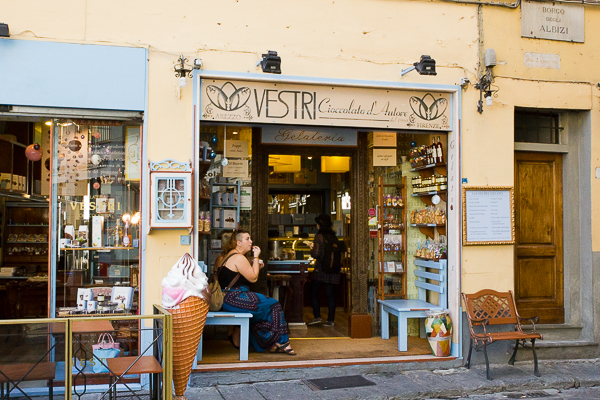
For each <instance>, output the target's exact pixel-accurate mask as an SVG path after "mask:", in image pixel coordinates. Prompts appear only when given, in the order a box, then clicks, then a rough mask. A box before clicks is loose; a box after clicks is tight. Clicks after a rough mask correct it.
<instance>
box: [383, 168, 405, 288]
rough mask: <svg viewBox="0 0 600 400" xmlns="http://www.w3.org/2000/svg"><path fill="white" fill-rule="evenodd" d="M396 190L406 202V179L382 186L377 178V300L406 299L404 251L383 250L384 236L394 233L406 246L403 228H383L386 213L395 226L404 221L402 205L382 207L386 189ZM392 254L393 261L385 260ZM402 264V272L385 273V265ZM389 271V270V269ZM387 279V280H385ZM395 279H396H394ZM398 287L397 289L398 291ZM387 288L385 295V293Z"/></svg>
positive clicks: (403, 207)
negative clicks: (391, 218)
mask: <svg viewBox="0 0 600 400" xmlns="http://www.w3.org/2000/svg"><path fill="white" fill-rule="evenodd" d="M389 188H396V189H397V190H398V189H399V190H400V197H401V198H402V201H406V177H402V183H397V184H384V183H383V177H382V176H380V177H379V182H378V197H379V204H380V207H378V209H377V223H378V230H377V239H378V256H379V298H380V299H382V300H383V299H386V298H396V299H398V298H402V299H405V298H406V273H405V272H404V271H405V266H406V251H405V249H404V248H403V249H399V250H385V249H384V238H385V236H386V235H390V234H393V233H391V232H394V231H395V232H396V233H397V234H398V235H399V236H401V237H402V246H405V245H406V229H404V227H400V226H398V227H394V228H391V227H385V228H384V227H383V225H384V221H385V220H386V216H387V215H388V213H391V214H392V215H394V219H396V218H397V222H396V223H397V224H404V223H405V221H406V215H405V214H406V207H405V206H404V204H403V205H401V206H400V205H396V206H383V202H384V195H386V194H390V193H389V191H388V192H386V189H389ZM392 254H395V255H397V258H396V259H395V260H389V259H388V260H386V256H388V257H390V256H391V255H392ZM391 262H393V263H398V262H400V263H402V269H403V271H402V272H385V269H386V267H384V266H385V264H386V263H391ZM390 269H391V268H390ZM386 277H387V278H386ZM392 277H397V278H399V279H397V280H392V281H390V279H392ZM394 279H396V278H394ZM398 286H399V289H398ZM386 288H387V293H386Z"/></svg>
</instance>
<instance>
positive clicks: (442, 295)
mask: <svg viewBox="0 0 600 400" xmlns="http://www.w3.org/2000/svg"><path fill="white" fill-rule="evenodd" d="M415 265H416V266H417V269H416V270H415V276H416V278H417V280H416V281H415V286H416V287H417V289H418V300H379V304H380V306H381V338H382V339H389V338H390V314H392V315H395V316H396V317H398V351H407V350H408V319H409V318H420V319H421V324H420V336H421V337H425V320H424V319H423V318H427V311H434V310H435V311H437V310H445V309H446V308H448V293H447V292H448V261H447V260H440V261H438V262H435V261H426V260H415ZM426 269H436V270H437V272H427V271H426ZM428 280H429V282H428ZM432 281H437V283H431V282H432ZM430 291H431V292H436V293H438V294H439V304H432V303H428V302H427V293H428V292H430Z"/></svg>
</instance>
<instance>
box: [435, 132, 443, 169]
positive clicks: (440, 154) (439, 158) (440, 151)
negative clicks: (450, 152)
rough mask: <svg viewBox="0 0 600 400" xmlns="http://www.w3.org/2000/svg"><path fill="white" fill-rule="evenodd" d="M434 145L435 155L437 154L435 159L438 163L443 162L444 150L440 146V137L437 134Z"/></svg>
mask: <svg viewBox="0 0 600 400" xmlns="http://www.w3.org/2000/svg"><path fill="white" fill-rule="evenodd" d="M435 147H436V156H437V157H436V159H437V160H436V161H437V162H438V163H443V162H444V150H443V147H442V137H441V136H438V141H437V143H436V145H435Z"/></svg>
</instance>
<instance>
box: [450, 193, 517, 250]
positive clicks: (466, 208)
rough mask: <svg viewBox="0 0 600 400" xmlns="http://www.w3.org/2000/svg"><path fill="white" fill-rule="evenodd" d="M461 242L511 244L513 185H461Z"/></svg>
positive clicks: (468, 243)
mask: <svg viewBox="0 0 600 400" xmlns="http://www.w3.org/2000/svg"><path fill="white" fill-rule="evenodd" d="M462 200H463V245H488V244H514V243H515V211H514V203H515V202H514V189H513V188H512V187H497V186H496V187H489V186H485V187H466V188H463V199H462Z"/></svg>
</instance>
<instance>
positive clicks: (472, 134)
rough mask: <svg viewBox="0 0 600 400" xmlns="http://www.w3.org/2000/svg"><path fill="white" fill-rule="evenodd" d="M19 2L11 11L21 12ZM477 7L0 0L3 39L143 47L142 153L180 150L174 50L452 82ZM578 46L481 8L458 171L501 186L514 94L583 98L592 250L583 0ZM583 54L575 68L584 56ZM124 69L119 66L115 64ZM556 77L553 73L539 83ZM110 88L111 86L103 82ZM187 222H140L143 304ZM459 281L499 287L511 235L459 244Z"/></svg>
mask: <svg viewBox="0 0 600 400" xmlns="http://www.w3.org/2000/svg"><path fill="white" fill-rule="evenodd" d="M25 10H26V11H27V12H24V11H25ZM477 10H478V7H477V6H476V5H466V4H453V3H449V2H438V1H387V0H372V1H365V0H337V1H329V2H323V1H321V0H303V1H285V2H281V1H276V0H268V1H261V2H251V1H243V0H240V1H233V0H226V1H222V0H205V1H202V2H199V1H190V0H183V1H179V2H177V3H173V4H170V3H169V4H167V3H165V2H164V1H159V0H129V1H121V0H83V1H82V0H77V1H76V0H55V1H52V2H48V1H46V0H21V1H19V2H16V1H3V2H0V16H1V19H2V20H3V21H4V22H6V23H8V24H9V26H10V31H11V34H12V35H13V38H15V39H24V40H50V41H60V42H73V43H88V44H103V45H119V46H140V47H144V48H147V49H149V65H148V68H149V71H148V73H149V83H148V114H147V116H146V118H147V122H148V124H147V126H148V132H147V138H148V140H147V152H148V153H147V154H148V158H149V159H150V160H153V161H158V160H162V159H165V158H171V159H175V160H180V161H187V160H189V159H190V158H191V154H192V153H191V144H192V137H193V115H192V111H193V110H192V87H191V80H189V82H188V87H186V88H184V89H183V90H182V91H181V93H180V96H178V95H176V92H177V90H176V84H177V81H176V78H175V76H174V74H173V64H174V62H175V61H176V60H177V58H178V56H179V54H180V53H183V54H184V55H185V56H186V57H188V58H189V59H190V60H192V59H193V58H196V57H197V58H201V59H202V60H203V63H204V68H205V69H207V70H214V71H235V72H241V73H244V72H251V73H258V72H260V71H259V69H257V67H256V62H257V61H258V60H259V59H260V55H261V54H262V53H265V52H266V51H267V50H276V51H278V52H279V55H280V56H281V57H282V60H283V61H282V70H283V73H284V74H286V75H298V76H310V77H322V78H341V79H360V80H377V81H390V82H416V83H426V84H440V85H442V84H443V85H452V84H457V83H458V82H459V79H460V78H461V77H468V78H469V79H470V81H471V82H472V83H474V82H475V81H476V79H477V78H476V74H477V62H478V36H477V33H478V21H477V19H478V16H477V15H478V11H477ZM585 18H586V29H585V39H586V42H585V43H584V44H574V43H564V42H557V41H549V40H535V39H524V38H521V36H520V29H521V26H520V9H515V10H512V9H507V8H500V7H491V6H483V7H482V27H483V31H484V43H483V44H484V45H483V47H484V48H485V49H487V48H493V49H495V52H496V56H497V59H498V65H497V66H496V67H495V68H494V70H493V72H494V75H495V76H496V79H495V85H496V86H497V87H498V88H499V89H500V90H499V92H498V96H497V97H495V98H494V104H493V105H492V106H484V112H483V114H479V113H478V112H477V110H476V103H477V101H478V100H479V92H478V91H477V90H475V89H474V88H473V86H472V84H471V85H469V86H468V87H467V88H466V89H465V90H463V98H462V104H461V108H462V121H461V127H462V132H461V133H462V173H463V176H464V177H465V178H467V179H468V184H469V185H475V186H486V185H490V186H512V185H513V181H514V177H513V174H514V171H513V169H514V167H513V154H514V143H513V118H514V108H515V106H520V107H539V108H557V109H578V110H592V111H591V112H592V118H591V120H592V165H590V169H591V171H592V182H591V186H592V210H593V215H592V226H593V228H592V232H591V234H592V240H593V243H592V244H593V250H594V251H599V250H600V213H598V212H597V210H598V208H599V207H598V206H599V204H598V200H597V198H598V194H599V193H600V181H599V180H597V179H595V178H594V173H595V168H596V167H600V145H599V143H598V140H599V139H598V137H599V136H600V135H599V133H600V132H599V129H600V128H599V126H598V125H599V124H598V121H599V118H598V117H599V115H598V109H599V107H598V106H599V105H600V97H599V95H600V90H599V89H598V88H597V87H596V83H597V82H598V81H600V72H599V71H598V69H597V68H596V67H595V66H596V64H597V62H596V61H597V60H598V58H599V57H600V43H599V42H600V35H598V33H600V32H599V29H600V28H598V27H600V8H598V7H591V6H586V7H585ZM525 52H536V53H551V54H560V59H561V69H560V70H556V69H545V68H528V67H525V66H524V63H523V54H524V53H525ZM422 54H428V55H431V56H432V57H433V58H434V59H435V60H436V61H437V71H438V75H437V76H420V75H418V74H417V73H415V72H412V73H410V74H407V75H406V76H404V77H400V71H401V70H402V69H403V68H406V67H408V66H410V65H412V63H413V62H415V61H418V59H419V57H420V55H422ZM584 66H587V67H584ZM123 67H124V68H126V67H127V66H123ZM552 81H560V83H556V82H552ZM115 95H118V94H115ZM184 234H187V230H168V231H167V230H163V231H161V230H153V231H152V232H151V233H150V235H149V236H148V240H147V247H146V250H145V251H146V265H145V271H146V274H145V288H144V290H145V293H146V302H145V308H146V310H150V308H149V306H150V305H151V304H153V303H155V302H159V301H160V280H161V279H162V277H164V276H165V275H166V272H167V270H168V269H169V268H170V267H171V266H172V265H173V263H174V262H175V261H176V260H177V259H178V258H179V256H180V255H181V254H182V253H183V252H185V251H190V248H189V247H187V246H181V245H180V244H179V236H180V235H184ZM462 261H463V278H462V284H463V290H464V291H466V292H473V291H475V290H479V289H481V288H483V287H490V285H492V287H493V288H494V289H501V290H506V289H510V288H512V287H513V275H512V274H513V273H512V270H513V269H512V265H513V247H512V246H478V247H465V248H464V249H463V260H462Z"/></svg>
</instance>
